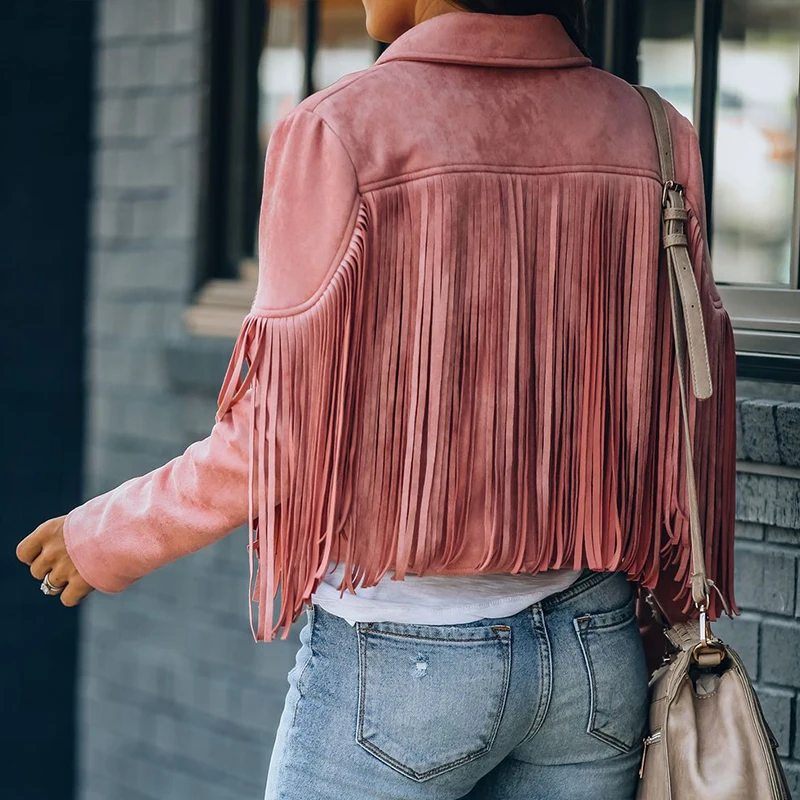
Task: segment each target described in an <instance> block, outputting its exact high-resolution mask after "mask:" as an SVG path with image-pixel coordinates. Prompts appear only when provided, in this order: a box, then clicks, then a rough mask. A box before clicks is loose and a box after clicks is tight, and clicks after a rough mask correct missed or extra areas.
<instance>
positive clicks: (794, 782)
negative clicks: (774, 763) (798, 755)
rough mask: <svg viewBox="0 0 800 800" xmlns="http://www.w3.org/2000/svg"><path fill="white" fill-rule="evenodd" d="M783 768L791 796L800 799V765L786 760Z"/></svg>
mask: <svg viewBox="0 0 800 800" xmlns="http://www.w3.org/2000/svg"><path fill="white" fill-rule="evenodd" d="M783 768H784V770H785V772H786V779H787V782H788V784H789V793H790V796H791V797H800V764H798V763H797V761H789V760H788V759H784V760H783Z"/></svg>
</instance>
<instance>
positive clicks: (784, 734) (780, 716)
mask: <svg viewBox="0 0 800 800" xmlns="http://www.w3.org/2000/svg"><path fill="white" fill-rule="evenodd" d="M757 692H758V698H759V700H760V701H761V707H762V709H763V710H764V716H765V717H766V719H767V723H768V724H769V726H770V728H771V729H772V732H773V733H774V734H775V738H776V739H777V740H778V743H779V745H780V746H779V748H778V753H779V754H780V755H782V756H788V755H789V754H790V751H791V746H792V740H791V737H792V716H793V715H794V709H795V702H794V694H795V693H794V692H793V691H790V690H788V689H774V688H770V687H766V686H759V687H757Z"/></svg>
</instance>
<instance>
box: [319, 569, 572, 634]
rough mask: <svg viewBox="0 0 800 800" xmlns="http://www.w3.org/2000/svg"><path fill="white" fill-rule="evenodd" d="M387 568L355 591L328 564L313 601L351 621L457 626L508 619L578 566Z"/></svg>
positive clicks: (567, 580)
mask: <svg viewBox="0 0 800 800" xmlns="http://www.w3.org/2000/svg"><path fill="white" fill-rule="evenodd" d="M393 574H394V573H393V572H392V571H391V570H389V571H388V572H387V573H386V575H384V577H383V578H382V579H381V580H380V582H379V583H378V585H377V586H369V587H366V588H365V587H363V586H360V585H359V586H357V587H356V594H355V595H354V594H351V593H350V591H349V590H348V589H345V591H344V594H343V595H342V597H341V598H340V597H339V594H340V592H339V589H338V588H337V587H338V585H339V583H340V582H341V580H342V577H343V575H344V564H339V565H337V564H336V562H333V561H332V562H331V563H330V568H329V570H328V572H327V573H326V574H325V575H324V576H323V578H322V581H321V583H320V584H319V586H318V587H317V591H316V592H314V593H313V594H312V595H311V602H312V603H316V604H317V605H319V606H321V607H322V608H324V609H325V610H326V611H328V612H330V613H331V614H335V615H336V616H338V617H342V618H343V619H345V620H346V621H347V622H349V623H350V624H351V625H355V624H356V622H411V623H418V624H422V625H457V624H459V623H462V622H472V621H474V620H478V619H484V618H485V617H491V618H495V617H508V616H511V615H512V614H516V613H518V612H519V611H522V609H524V608H527V607H528V606H529V605H531V604H532V603H536V602H538V601H539V600H542V599H544V598H545V597H547V596H548V595H551V594H555V593H556V592H560V591H562V590H564V589H566V588H567V587H568V586H571V585H572V584H573V583H574V582H575V581H576V580H577V579H578V576H579V575H580V574H581V570H573V569H559V570H547V571H545V572H539V573H536V574H528V573H524V574H519V575H512V574H511V573H497V574H478V575H422V576H420V575H406V577H405V579H404V580H402V581H394V580H391V576H392V575H393Z"/></svg>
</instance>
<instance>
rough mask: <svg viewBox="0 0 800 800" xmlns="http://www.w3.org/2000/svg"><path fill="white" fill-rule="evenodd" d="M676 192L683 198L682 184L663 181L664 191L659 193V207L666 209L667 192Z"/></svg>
mask: <svg viewBox="0 0 800 800" xmlns="http://www.w3.org/2000/svg"><path fill="white" fill-rule="evenodd" d="M670 191H672V192H677V193H678V194H679V195H680V196H681V197H683V193H684V187H683V184H682V183H678V182H677V181H665V182H664V190H663V191H662V192H661V205H662V206H663V207H664V208H666V207H667V193H668V192H670Z"/></svg>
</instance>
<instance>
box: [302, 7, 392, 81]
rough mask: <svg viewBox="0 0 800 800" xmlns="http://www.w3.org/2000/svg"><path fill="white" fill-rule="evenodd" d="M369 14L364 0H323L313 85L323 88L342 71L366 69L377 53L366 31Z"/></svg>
mask: <svg viewBox="0 0 800 800" xmlns="http://www.w3.org/2000/svg"><path fill="white" fill-rule="evenodd" d="M366 20H367V15H366V12H365V11H364V4H363V2H362V0H322V2H321V3H320V32H319V43H318V45H317V57H316V59H315V60H314V76H313V77H314V88H315V89H316V90H319V89H324V88H325V87H326V86H330V85H331V84H332V83H334V82H335V81H338V80H339V78H341V77H342V75H346V74H347V73H348V72H355V71H356V70H359V69H365V68H366V67H368V66H369V65H370V64H372V62H373V61H375V56H376V53H377V49H376V48H377V45H376V42H375V40H374V39H372V38H371V37H370V36H369V34H368V33H367V22H366Z"/></svg>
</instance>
